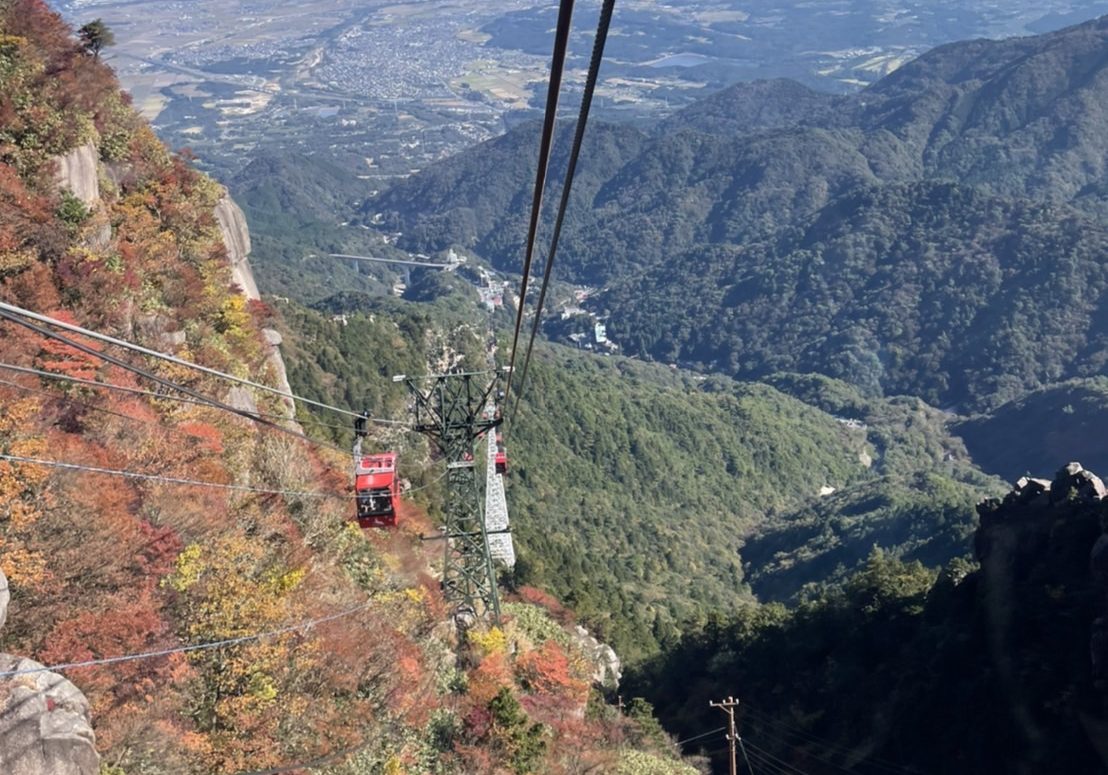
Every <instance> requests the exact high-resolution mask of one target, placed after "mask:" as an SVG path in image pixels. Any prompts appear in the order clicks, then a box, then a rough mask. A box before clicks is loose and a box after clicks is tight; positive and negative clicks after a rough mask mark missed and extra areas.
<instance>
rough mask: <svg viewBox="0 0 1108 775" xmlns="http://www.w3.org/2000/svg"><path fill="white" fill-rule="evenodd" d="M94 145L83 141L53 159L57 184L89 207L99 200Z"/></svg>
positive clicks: (97, 166)
mask: <svg viewBox="0 0 1108 775" xmlns="http://www.w3.org/2000/svg"><path fill="white" fill-rule="evenodd" d="M98 159H99V154H98V153H97V152H96V146H95V145H93V144H92V143H85V144H84V145H82V146H79V147H77V148H74V149H73V150H72V151H70V152H69V153H67V154H65V155H64V156H59V157H57V158H56V159H55V162H56V165H57V166H56V169H57V173H56V176H55V180H57V182H58V185H59V186H61V187H62V188H64V189H67V190H68V191H69V192H70V193H72V194H73V195H74V196H75V197H77V198H78V199H80V200H81V201H82V202H84V203H85V204H86V205H88V206H89V207H92V206H94V205H96V204H98V203H99V202H100V165H99V161H98Z"/></svg>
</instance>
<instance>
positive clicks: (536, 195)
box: [504, 0, 573, 406]
mask: <svg viewBox="0 0 1108 775" xmlns="http://www.w3.org/2000/svg"><path fill="white" fill-rule="evenodd" d="M572 16H573V0H561V2H560V5H559V8H558V26H557V28H556V29H555V31H554V52H553V54H552V55H551V60H550V80H549V81H548V83H547V90H546V114H545V115H544V116H543V123H542V138H541V139H540V141H539V161H538V167H537V168H536V170H535V190H534V192H533V193H532V195H531V220H530V223H529V224H528V227H527V243H526V252H525V254H524V257H523V279H522V280H521V281H520V286H519V309H518V310H516V325H515V333H514V334H513V335H512V357H511V362H510V363H509V370H508V384H507V385H506V386H505V389H504V405H505V406H507V405H508V396H509V395H510V394H511V392H512V382H513V380H512V370H513V369H514V368H515V365H516V348H517V346H518V345H519V330H520V328H521V327H522V326H523V308H524V307H525V306H526V304H527V283H528V281H529V280H530V278H531V260H532V258H533V257H534V253H535V236H536V233H537V232H538V228H539V214H540V211H541V210H542V194H543V189H544V188H545V187H546V168H547V165H549V163H550V147H551V145H552V143H553V139H554V119H555V118H556V116H557V113H558V94H559V92H560V91H561V88H562V70H563V68H564V66H565V59H566V48H567V47H568V44H569V27H570V19H571V17H572Z"/></svg>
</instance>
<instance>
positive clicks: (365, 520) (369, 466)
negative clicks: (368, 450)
mask: <svg viewBox="0 0 1108 775" xmlns="http://www.w3.org/2000/svg"><path fill="white" fill-rule="evenodd" d="M354 496H355V501H356V503H357V517H358V524H359V525H361V526H362V527H393V526H395V525H396V506H397V504H398V503H399V501H400V479H399V478H398V477H397V475H396V453H395V452H382V453H381V454H378V455H364V456H362V457H358V458H355V462H354Z"/></svg>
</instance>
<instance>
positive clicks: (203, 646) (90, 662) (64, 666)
mask: <svg viewBox="0 0 1108 775" xmlns="http://www.w3.org/2000/svg"><path fill="white" fill-rule="evenodd" d="M372 605H373V603H372V602H369V603H362V604H360V605H356V606H354V607H353V608H348V609H346V610H345V611H339V612H338V613H335V614H331V615H329V616H321V617H320V618H318V619H310V620H308V621H305V622H300V623H298V624H290V625H288V626H286V627H279V628H278V629H276V630H267V631H266V632H257V633H253V634H251V635H240V636H239V637H237V638H224V639H223V640H214V641H207V642H205V643H195V644H193V645H191V646H176V647H174V648H168V649H159V650H157V651H142V652H138V653H135V654H121V655H119V656H117V657H104V658H102V659H86V660H83V661H81V662H62V663H59V664H56V665H43V666H42V667H27V668H23V669H21V670H8V671H5V672H0V678H14V677H16V676H20V675H32V674H34V673H46V672H50V673H64V672H66V671H67V670H80V669H83V668H88V667H99V666H101V665H116V664H119V663H121V662H137V661H139V660H143V659H156V658H158V657H168V656H171V655H173V654H187V653H189V652H193V651H205V650H208V649H217V648H222V647H224V646H236V645H238V644H240V643H250V642H251V641H256V640H264V639H266V638H274V637H276V636H278V635H285V634H287V633H290V632H296V631H297V630H306V629H310V628H312V627H315V626H317V625H320V624H326V623H327V622H333V621H335V620H336V619H342V618H344V617H347V616H351V615H353V614H356V613H358V612H359V611H364V610H366V609H367V608H369V607H370V606H372Z"/></svg>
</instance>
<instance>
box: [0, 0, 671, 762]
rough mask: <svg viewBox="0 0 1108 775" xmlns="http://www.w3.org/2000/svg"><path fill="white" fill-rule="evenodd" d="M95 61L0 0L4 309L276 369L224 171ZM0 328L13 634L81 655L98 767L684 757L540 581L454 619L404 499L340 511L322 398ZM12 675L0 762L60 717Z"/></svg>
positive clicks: (3, 532) (66, 37)
mask: <svg viewBox="0 0 1108 775" xmlns="http://www.w3.org/2000/svg"><path fill="white" fill-rule="evenodd" d="M96 53H97V52H96V51H95V50H91V49H88V48H86V47H84V46H82V45H80V44H79V43H78V41H77V40H76V39H75V37H74V36H73V35H72V32H71V30H69V29H68V28H67V27H66V26H65V25H64V24H63V23H62V22H61V21H60V19H59V18H58V17H57V16H56V15H55V14H54V13H53V12H52V11H50V10H49V9H48V8H47V6H46V5H45V4H44V3H43V2H40V0H0V300H2V301H4V302H5V303H6V304H13V305H16V306H17V307H18V308H21V309H27V310H31V311H34V312H36V313H41V314H44V315H46V316H48V318H50V319H53V320H60V321H67V322H69V323H76V324H79V325H81V326H85V327H87V328H91V329H95V330H96V331H98V332H101V333H104V334H109V335H113V336H116V337H120V338H123V339H127V340H131V341H133V342H136V343H140V344H142V345H145V346H147V347H149V348H153V349H157V350H162V351H172V352H173V353H175V354H176V355H177V356H178V357H179V358H181V359H183V362H193V363H200V364H203V365H204V366H206V367H208V368H213V369H218V370H220V371H223V372H227V373H230V374H231V375H233V376H237V377H240V378H247V379H250V380H253V381H256V382H260V383H263V384H266V385H275V384H277V382H278V376H277V374H276V371H275V367H274V358H273V356H272V347H271V344H270V343H269V341H268V340H267V339H266V338H265V337H264V336H263V333H262V328H263V326H270V325H272V324H273V323H274V312H273V310H272V309H270V308H269V307H268V306H267V305H266V304H264V303H260V302H257V301H248V299H247V297H246V296H245V295H244V294H243V293H242V289H241V288H239V287H237V286H236V285H235V283H234V282H233V280H232V268H231V264H230V262H229V260H228V247H227V245H226V244H225V241H224V237H223V235H222V234H221V231H220V228H219V224H218V222H217V219H216V214H215V208H216V206H217V203H218V202H219V201H220V200H221V198H222V197H223V196H224V195H225V191H224V190H223V189H222V188H221V187H220V186H219V185H218V184H216V183H215V182H214V181H212V180H210V179H208V178H206V177H204V176H202V175H199V174H198V173H196V172H195V171H194V170H192V169H191V168H190V167H189V164H188V162H187V160H186V159H183V158H180V157H177V156H174V155H172V154H171V153H170V152H169V151H167V149H166V148H165V147H164V146H163V145H161V143H159V142H158V141H157V139H156V138H155V136H154V134H153V132H152V131H151V130H150V128H149V127H148V126H147V125H146V124H144V123H143V122H142V121H141V120H140V119H139V118H138V116H137V114H136V113H134V112H133V111H132V110H131V108H130V107H129V105H128V101H127V99H126V98H125V97H124V96H123V95H121V94H120V92H119V89H118V85H117V83H116V82H115V79H114V77H113V76H112V74H111V72H110V70H108V68H107V67H106V66H105V65H104V64H103V63H102V62H101V61H100V60H99V58H98V57H97V56H96ZM240 269H241V267H240ZM7 314H14V313H7ZM15 317H17V318H21V315H20V314H15ZM24 319H25V318H24ZM0 329H2V330H0V363H2V364H3V366H4V367H11V366H15V367H18V369H21V371H16V370H13V369H11V368H3V369H2V371H3V374H2V375H0V377H2V381H0V569H2V570H3V572H4V575H6V577H7V579H8V581H9V582H10V591H11V597H12V601H11V606H10V610H9V611H8V621H7V626H6V628H5V629H4V630H3V633H2V635H0V637H2V646H3V649H4V651H5V652H11V653H13V654H18V655H21V656H28V657H32V658H34V659H36V660H39V661H40V662H42V663H44V664H45V665H48V666H49V665H55V666H56V665H67V664H70V663H85V662H89V661H91V662H94V663H98V664H93V665H85V666H82V667H80V668H77V667H74V666H72V665H71V664H70V666H69V667H64V668H59V669H64V670H66V671H67V676H68V677H69V678H70V679H71V680H72V681H73V682H74V683H75V684H76V685H77V686H78V687H79V688H80V689H81V690H82V691H83V692H84V693H85V695H86V696H87V697H88V699H89V702H90V704H91V712H92V723H93V728H94V729H95V733H96V745H97V750H98V751H99V752H100V754H101V764H102V769H101V772H102V773H104V775H140V774H141V775H161V774H162V773H164V774H165V775H170V774H172V775H179V774H180V773H198V774H199V773H205V774H206V773H243V772H272V771H282V772H283V771H292V770H297V771H302V770H304V769H307V768H308V765H307V764H301V763H305V762H314V764H313V765H312V767H313V768H314V769H316V770H317V771H322V772H331V773H336V774H338V773H342V774H343V775H361V774H362V773H380V772H389V773H400V772H421V773H422V772H436V773H456V772H516V773H527V772H537V771H542V772H564V773H569V772H580V771H582V770H588V769H593V770H596V771H604V772H618V773H627V774H628V775H633V773H637V772H660V773H680V774H681V775H688V773H690V772H692V771H693V770H691V768H690V767H688V766H686V765H684V764H682V763H680V762H679V761H677V759H676V757H675V755H674V753H673V748H672V745H670V743H669V742H668V740H667V739H666V737H665V736H664V735H663V734H662V733H661V731H660V730H659V728H658V726H657V723H656V722H655V721H654V720H653V719H652V718H651V717H650V715H649V713H648V712H647V711H645V710H644V708H643V707H642V706H641V705H636V706H634V707H633V708H631V709H630V711H629V713H627V714H624V713H621V712H620V711H619V710H618V709H616V708H614V707H611V706H609V705H607V704H605V703H604V701H603V700H602V699H601V697H600V696H599V694H598V693H597V692H596V691H595V689H594V687H593V682H594V673H595V671H596V667H597V666H596V664H595V663H594V661H593V657H592V654H591V652H590V650H589V646H588V644H587V643H586V642H584V641H582V639H581V637H580V636H579V635H577V634H576V632H575V630H573V629H572V628H571V627H567V626H566V625H568V624H570V623H571V621H572V616H571V615H570V614H568V613H567V612H565V611H564V610H562V609H561V608H560V607H558V606H557V605H556V604H554V603H553V601H552V600H551V599H550V598H549V596H547V595H545V594H544V593H542V592H541V591H539V590H535V589H530V588H523V589H520V590H519V594H518V595H517V596H516V597H515V598H513V599H512V600H511V601H509V602H507V603H506V605H505V607H504V612H505V615H504V617H503V619H502V621H501V626H500V627H490V628H484V627H478V628H473V629H470V630H468V634H467V633H466V632H464V631H463V632H459V631H458V630H457V629H456V628H455V627H454V624H453V620H452V617H451V615H450V614H451V612H450V610H449V607H448V605H447V604H446V602H445V601H444V600H443V597H442V594H441V591H440V588H439V583H438V581H437V580H436V579H435V578H434V576H433V571H432V567H433V566H432V564H431V558H432V557H433V556H435V557H437V556H439V553H438V551H436V550H434V549H431V548H430V547H425V546H424V545H423V544H422V543H421V542H420V541H419V540H418V533H420V532H430V531H431V529H432V523H431V522H430V521H429V520H428V519H427V517H426V515H425V514H423V513H422V511H421V509H420V508H419V507H418V504H416V503H415V502H414V501H409V502H408V503H406V504H404V506H403V522H402V525H403V527H402V528H401V529H400V530H398V531H393V532H380V531H379V532H368V533H367V532H363V531H361V530H359V529H358V528H357V527H355V526H354V525H353V524H352V523H351V521H350V513H351V510H352V508H353V503H352V498H351V495H350V491H349V483H348V478H349V471H348V468H349V463H350V456H349V453H348V452H347V451H346V450H347V447H346V446H345V445H344V446H342V447H337V448H336V447H331V446H329V445H328V444H326V443H324V442H325V438H326V437H325V436H324V435H323V434H322V433H318V432H319V431H321V430H323V429H324V423H327V424H336V423H337V422H338V420H337V419H336V418H335V417H328V418H325V419H322V420H316V421H315V424H312V423H308V430H309V432H311V433H313V434H317V435H315V436H307V437H305V436H302V435H300V434H299V431H298V430H297V427H296V426H295V425H294V424H293V423H291V422H290V421H288V419H287V417H286V415H285V412H286V409H285V404H284V403H283V402H282V401H281V400H279V399H278V398H276V397H274V396H272V395H270V394H268V393H265V392H262V391H259V390H248V389H245V388H244V387H243V386H241V385H239V386H237V387H235V388H233V389H232V388H231V387H230V386H229V384H228V382H227V381H226V380H224V379H222V378H219V377H215V376H212V375H210V374H201V373H199V372H197V371H195V370H194V369H191V368H190V367H189V366H187V365H182V363H168V362H166V361H164V360H156V359H152V358H141V357H139V356H137V355H135V354H134V353H132V352H130V351H128V350H126V349H121V348H119V347H118V346H114V345H112V346H109V345H107V344H105V343H103V342H101V341H99V340H94V339H92V338H90V337H88V336H84V335H77V336H76V338H75V339H73V340H72V342H71V343H70V342H65V341H61V340H57V339H53V338H49V337H47V336H45V335H44V334H43V333H42V332H40V331H36V330H32V329H29V328H27V327H25V326H19V325H15V324H13V323H12V322H9V321H7V320H5V322H3V323H2V324H0ZM421 352H422V351H421ZM409 356H410V357H407V360H405V356H403V355H399V356H398V358H399V359H400V361H401V362H402V363H404V364H418V365H421V366H424V367H425V366H426V364H427V360H426V358H423V357H417V356H416V355H415V354H409ZM106 357H112V358H116V359H117V360H118V363H116V364H115V365H109V364H108V363H107V362H106V361H105V360H104V358H106ZM135 367H141V368H144V369H146V370H147V371H148V374H149V375H148V376H147V375H144V376H138V374H137V373H136V372H135V371H133V370H132V369H133V368H135ZM152 377H156V378H157V380H161V381H160V382H158V381H157V380H153V379H152ZM185 390H188V391H191V394H190V395H189V396H183V395H182V393H183V392H184V391H185ZM182 398H189V399H191V400H181V399H182ZM387 400H388V397H382V403H384V402H386V401H387ZM224 401H225V402H228V403H232V404H234V407H232V408H233V409H234V410H235V411H228V410H227V407H226V406H223V407H220V406H217V405H216V404H217V403H218V402H224ZM428 462H429V461H427V460H426V455H425V456H424V459H423V460H422V461H420V460H412V461H411V465H412V469H413V470H412V473H411V475H412V476H413V477H416V476H417V475H418V474H419V473H421V472H420V470H419V467H420V465H421V464H423V465H424V466H426V464H427V463H428ZM63 466H64V467H63ZM90 468H91V469H95V470H89V469H90ZM423 473H426V472H423ZM425 497H426V496H425ZM117 657H121V658H122V659H119V660H116V659H115V658H117ZM103 660H107V662H103V663H100V662H102V661H103ZM6 664H7V663H6ZM20 664H21V665H23V664H26V663H20ZM33 669H37V668H33ZM26 687H27V679H26V677H25V676H19V675H11V674H5V675H4V676H0V737H2V739H4V740H5V741H7V740H13V739H19V740H28V741H29V742H28V744H27V745H23V744H21V745H20V746H19V747H18V748H19V750H13V749H12V747H0V770H2V771H3V772H5V773H9V772H14V773H21V772H26V771H27V769H26V767H25V765H26V760H25V759H24V758H23V757H24V755H25V754H27V753H28V752H31V753H32V754H33V753H34V751H36V750H38V749H40V748H41V749H43V750H46V748H45V747H44V746H49V747H50V749H51V750H54V748H55V747H57V746H59V745H61V743H60V742H59V741H61V740H63V738H64V734H65V730H64V729H59V728H57V726H56V725H57V724H58V717H60V716H61V715H63V714H62V711H63V710H64V711H65V712H67V713H68V712H71V711H73V709H72V708H68V707H66V708H61V707H60V706H59V705H58V704H57V702H56V701H54V700H53V699H51V697H50V696H48V697H47V698H46V700H45V701H43V702H42V703H41V705H42V707H43V708H44V709H45V710H44V711H43V713H42V716H41V717H36V718H30V719H23V718H22V716H21V715H20V714H22V713H24V712H25V710H26V709H25V708H19V707H13V706H14V705H18V704H19V700H18V698H19V697H20V696H22V695H21V694H19V692H16V691H14V689H15V688H18V689H19V691H21V692H22V691H24V690H25V689H26ZM55 711H58V712H57V713H56V714H55ZM51 714H55V715H51ZM18 722H25V723H22V726H20V728H19V729H18V730H15V731H13V729H12V728H11V726H12V725H13V724H16V723H18ZM27 735H31V737H30V738H28V737H27ZM44 736H45V737H49V740H48V741H47V742H46V743H44V742H43V739H42V738H43V737H44ZM59 750H64V749H59ZM274 768H276V769H274Z"/></svg>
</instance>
